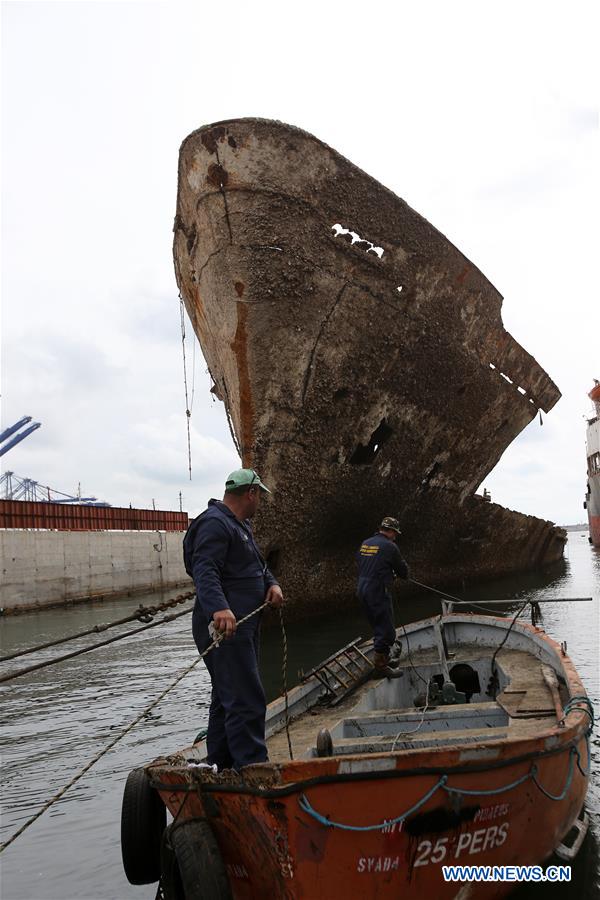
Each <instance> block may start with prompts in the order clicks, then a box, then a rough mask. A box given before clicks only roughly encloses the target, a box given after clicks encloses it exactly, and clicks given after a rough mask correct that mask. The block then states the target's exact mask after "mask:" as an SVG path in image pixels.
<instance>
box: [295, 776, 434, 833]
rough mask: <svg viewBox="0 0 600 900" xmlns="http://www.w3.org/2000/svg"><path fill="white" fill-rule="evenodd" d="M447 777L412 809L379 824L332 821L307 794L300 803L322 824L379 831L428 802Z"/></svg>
mask: <svg viewBox="0 0 600 900" xmlns="http://www.w3.org/2000/svg"><path fill="white" fill-rule="evenodd" d="M447 778H448V776H447V775H442V777H441V778H440V780H439V781H438V782H437V783H436V784H434V786H433V787H432V788H430V789H429V790H428V791H427V793H426V794H425V795H424V796H423V797H421V799H420V800H419V801H418V802H417V803H415V805H414V806H411V808H410V809H407V810H406V812H404V813H402V814H401V815H400V816H396V818H395V819H384V821H383V822H380V823H379V824H378V825H345V824H344V823H343V822H332V821H331V819H326V818H325V816H322V815H321V813H318V812H317V811H316V810H315V809H313V808H312V806H311V805H310V803H309V802H308V798H307V797H306V794H300V797H299V798H298V803H299V805H300V808H301V809H303V810H304V812H306V813H308V814H309V816H312V817H313V819H316V820H317V822H320V823H321V825H325V826H327V827H328V828H341V829H342V830H344V831H378V830H381V829H382V828H388V827H389V826H390V825H396V824H397V823H398V822H403V821H404V819H406V818H407V817H408V816H410V815H411V814H412V813H414V812H416V811H417V810H418V809H420V808H421V807H422V806H423V804H424V803H427V801H428V800H429V799H430V798H431V797H433V795H434V794H435V792H436V791H437V789H438V788H440V787H443V786H444V784H445V783H446V780H447Z"/></svg>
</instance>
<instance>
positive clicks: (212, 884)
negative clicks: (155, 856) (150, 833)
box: [163, 819, 232, 900]
mask: <svg viewBox="0 0 600 900" xmlns="http://www.w3.org/2000/svg"><path fill="white" fill-rule="evenodd" d="M165 843H166V842H165ZM168 843H169V844H170V845H171V847H172V848H173V850H174V851H175V857H176V859H177V868H178V870H179V878H180V883H181V887H182V888H183V895H182V900H231V897H232V894H231V886H230V884H229V878H228V877H227V871H226V869H225V864H224V862H223V858H222V856H221V851H220V850H219V846H218V844H217V841H216V839H215V836H214V834H213V832H212V829H211V827H210V825H209V824H208V822H207V821H206V819H193V820H191V821H188V822H182V823H181V825H178V824H175V825H172V826H171V827H170V828H169V829H168ZM163 878H164V874H163ZM169 900H170V898H169ZM173 900H179V897H178V896H177V894H174V895H173Z"/></svg>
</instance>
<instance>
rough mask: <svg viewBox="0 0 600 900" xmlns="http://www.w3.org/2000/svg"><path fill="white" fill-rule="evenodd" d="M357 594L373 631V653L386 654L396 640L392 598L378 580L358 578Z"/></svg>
mask: <svg viewBox="0 0 600 900" xmlns="http://www.w3.org/2000/svg"><path fill="white" fill-rule="evenodd" d="M357 593H358V597H359V599H360V600H361V602H362V605H363V608H364V610H365V613H366V615H367V619H368V620H369V624H370V626H371V628H372V629H373V647H374V649H375V652H376V653H385V654H388V653H389V652H390V647H391V646H392V644H393V643H394V641H395V640H396V629H395V628H394V616H393V610H392V598H391V596H390V593H389V591H388V590H387V588H386V586H385V584H383V582H381V581H379V580H378V579H375V578H359V579H358V586H357Z"/></svg>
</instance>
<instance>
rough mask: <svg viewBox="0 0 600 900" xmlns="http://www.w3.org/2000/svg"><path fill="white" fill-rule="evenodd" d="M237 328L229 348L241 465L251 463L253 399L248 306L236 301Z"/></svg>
mask: <svg viewBox="0 0 600 900" xmlns="http://www.w3.org/2000/svg"><path fill="white" fill-rule="evenodd" d="M236 306H237V328H236V331H235V337H234V339H233V341H232V344H231V349H232V350H233V352H234V354H235V358H236V360H237V371H238V383H239V391H240V393H239V401H240V450H241V453H242V465H243V466H248V465H251V464H252V460H251V458H250V453H251V450H252V444H253V428H252V420H253V418H254V400H253V397H252V388H251V385H250V370H249V367H248V333H247V321H248V307H247V306H246V304H244V303H237V304H236Z"/></svg>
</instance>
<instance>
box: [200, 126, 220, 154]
mask: <svg viewBox="0 0 600 900" xmlns="http://www.w3.org/2000/svg"><path fill="white" fill-rule="evenodd" d="M223 137H225V129H224V128H223V126H222V125H218V126H217V127H216V128H211V129H210V131H203V132H202V134H201V135H200V140H201V141H202V143H203V144H204V146H205V147H206V149H207V150H208V152H209V153H216V152H217V142H218V141H220V140H221V138H223Z"/></svg>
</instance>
